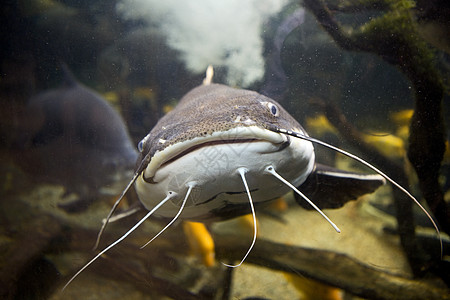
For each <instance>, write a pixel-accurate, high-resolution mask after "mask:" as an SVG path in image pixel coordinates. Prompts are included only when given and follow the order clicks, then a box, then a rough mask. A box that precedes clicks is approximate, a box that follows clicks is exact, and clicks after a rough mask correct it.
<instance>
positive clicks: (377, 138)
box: [363, 133, 406, 158]
mask: <svg viewBox="0 0 450 300" xmlns="http://www.w3.org/2000/svg"><path fill="white" fill-rule="evenodd" d="M363 138H364V141H365V142H366V143H367V144H369V145H371V146H372V147H374V148H375V149H377V150H378V151H379V152H380V153H382V154H383V155H384V156H386V157H393V158H403V157H404V156H405V154H406V150H405V143H404V142H403V140H402V139H401V138H399V137H397V136H395V135H392V134H389V135H381V133H374V134H373V135H368V134H365V135H364V136H363Z"/></svg>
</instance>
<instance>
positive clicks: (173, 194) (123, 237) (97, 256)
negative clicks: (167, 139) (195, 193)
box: [62, 192, 177, 291]
mask: <svg viewBox="0 0 450 300" xmlns="http://www.w3.org/2000/svg"><path fill="white" fill-rule="evenodd" d="M176 195H177V193H175V192H169V193H168V194H167V197H166V198H164V199H163V200H162V201H161V202H159V203H158V205H156V206H155V207H154V208H153V209H152V210H151V211H149V212H148V213H147V214H146V215H145V217H143V218H142V219H141V220H140V221H139V222H137V223H136V225H134V226H133V227H132V228H131V229H130V230H128V231H127V232H126V233H125V234H124V235H122V236H121V237H120V238H119V239H118V240H117V241H115V242H114V243H112V244H111V245H109V246H108V247H106V248H105V249H104V250H103V251H101V252H100V253H99V254H97V255H96V256H95V257H94V258H93V259H91V260H90V261H89V262H88V263H87V264H85V265H84V266H83V267H82V268H81V269H80V270H79V271H78V272H77V273H75V275H73V276H72V278H70V280H69V281H68V282H67V283H66V284H65V285H64V287H63V288H62V290H63V291H64V290H65V289H66V288H67V286H69V284H70V283H71V282H72V281H73V280H74V279H75V278H76V277H77V276H78V275H80V274H81V272H83V271H84V270H85V269H86V268H87V267H89V266H90V265H91V264H92V263H93V262H94V261H96V260H97V259H98V258H99V257H100V256H102V255H103V254H105V252H106V251H108V250H109V249H111V248H112V247H114V246H116V245H117V244H118V243H120V242H121V241H123V240H124V239H125V238H126V237H127V236H128V235H130V233H132V232H133V231H134V230H136V228H138V227H139V226H140V225H141V224H142V223H144V221H145V220H147V219H148V218H149V217H150V216H151V215H152V214H153V213H154V212H155V211H156V210H157V209H158V208H160V207H161V205H163V204H164V203H166V202H167V201H168V200H170V199H172V198H173V197H175V196H176Z"/></svg>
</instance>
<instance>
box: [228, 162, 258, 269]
mask: <svg viewBox="0 0 450 300" xmlns="http://www.w3.org/2000/svg"><path fill="white" fill-rule="evenodd" d="M247 171H248V170H247V169H246V168H239V169H238V172H239V174H240V175H241V178H242V182H243V183H244V186H245V190H246V191H247V195H248V200H249V202H250V208H251V210H252V216H253V241H252V244H251V245H250V248H248V250H247V253H245V255H244V257H243V258H242V260H241V262H240V263H238V264H237V265H228V264H225V263H223V264H224V265H225V266H227V267H230V268H236V267H239V266H240V265H242V263H243V262H244V260H245V259H246V258H247V256H248V255H249V254H250V251H252V249H253V246H254V245H255V242H256V235H257V227H256V215H255V208H254V207H253V200H252V195H251V194H250V190H249V188H248V185H247V180H246V179H245V173H247Z"/></svg>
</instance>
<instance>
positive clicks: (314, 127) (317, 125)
mask: <svg viewBox="0 0 450 300" xmlns="http://www.w3.org/2000/svg"><path fill="white" fill-rule="evenodd" d="M305 125H306V126H305V127H306V128H307V130H308V132H310V133H311V134H313V135H314V136H319V137H321V136H323V135H324V134H326V133H332V134H335V135H337V134H338V131H337V129H336V128H335V127H334V126H333V125H332V124H331V123H330V121H328V119H327V117H325V115H322V114H321V115H318V116H316V117H313V118H311V117H307V118H306V120H305Z"/></svg>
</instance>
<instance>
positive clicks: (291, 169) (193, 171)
mask: <svg viewBox="0 0 450 300" xmlns="http://www.w3.org/2000/svg"><path fill="white" fill-rule="evenodd" d="M241 136H242V135H240V137H241ZM253 137H254V134H253ZM272 139H277V142H278V143H276V144H274V143H272V142H269V141H253V142H245V143H232V144H219V145H213V146H205V147H202V148H199V149H196V150H194V151H192V152H189V153H187V154H185V155H183V156H182V157H180V158H178V159H176V160H174V161H172V162H170V163H168V164H166V165H163V166H161V167H159V168H158V169H157V170H156V171H153V172H149V173H153V174H154V175H153V182H155V183H148V182H146V181H144V180H143V177H142V176H139V178H138V179H137V180H136V191H137V193H138V195H139V199H140V200H141V202H142V204H143V205H144V206H145V207H146V208H147V209H149V210H150V209H152V208H153V207H154V206H155V205H156V204H157V203H159V202H160V201H161V200H162V199H164V198H165V196H166V194H167V192H168V191H174V192H176V193H177V194H178V197H177V198H175V199H174V200H173V201H171V202H169V203H166V204H165V205H164V206H162V207H161V208H160V209H159V210H158V211H157V212H156V214H157V215H160V216H163V217H169V218H170V217H173V216H174V215H175V214H176V212H177V211H178V209H179V205H180V202H181V200H182V199H183V198H184V195H185V194H186V192H187V186H186V185H187V184H188V183H189V182H195V183H196V187H195V189H194V190H193V191H192V193H191V195H190V197H189V199H188V201H187V203H186V206H185V208H184V211H183V214H182V215H181V216H180V218H190V219H195V218H201V217H202V216H204V215H207V214H208V213H209V212H210V211H211V210H213V209H220V208H221V207H223V206H224V205H225V203H247V202H248V196H247V195H246V194H245V193H240V192H243V191H245V188H244V185H243V183H242V180H241V177H240V175H239V173H237V169H238V168H241V167H244V168H246V169H247V170H248V172H247V174H246V178H247V181H248V185H249V188H250V190H253V192H252V197H253V201H254V202H262V201H268V200H271V199H274V198H277V197H280V196H282V195H284V194H285V193H286V192H288V191H289V188H287V187H286V186H285V185H283V184H280V182H279V181H278V180H277V179H276V178H274V177H273V176H271V175H269V174H267V173H264V169H265V167H267V166H268V165H272V166H273V167H274V168H275V170H276V171H277V172H278V173H280V174H281V175H282V176H283V177H285V178H286V179H287V180H289V181H290V182H291V183H292V184H294V185H296V186H298V185H300V184H301V183H303V182H304V181H305V179H306V177H307V176H308V175H309V174H310V173H311V171H312V169H313V167H314V149H313V146H312V144H311V143H310V142H307V141H303V140H300V139H295V138H294V139H291V141H290V142H291V143H290V145H289V147H286V148H285V149H283V150H281V151H278V150H279V149H280V146H281V144H282V142H283V141H286V136H284V135H280V134H276V136H272ZM145 174H146V175H145V176H146V178H148V177H147V170H146V171H145ZM214 197H215V198H214ZM212 198H214V200H211V201H209V202H207V201H208V200H210V199H212Z"/></svg>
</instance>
